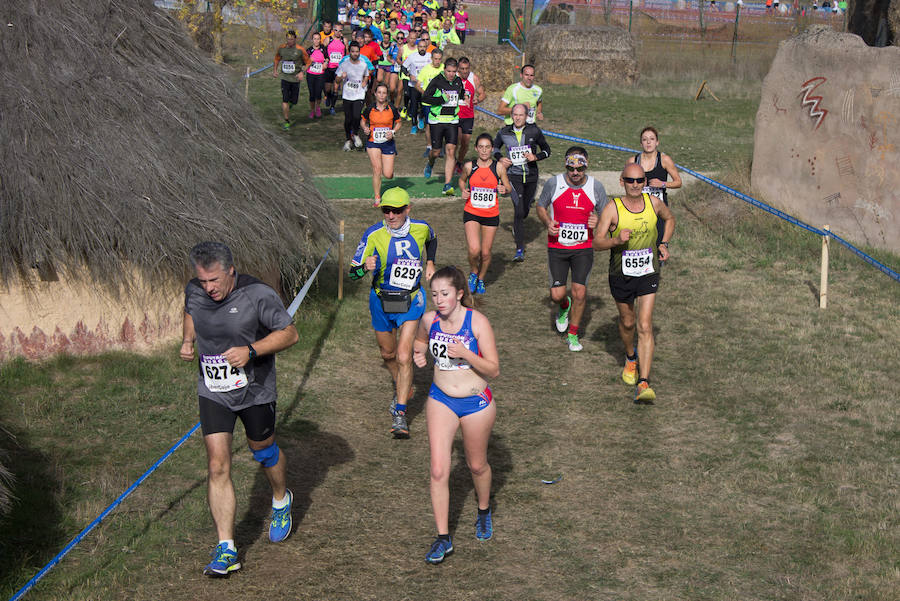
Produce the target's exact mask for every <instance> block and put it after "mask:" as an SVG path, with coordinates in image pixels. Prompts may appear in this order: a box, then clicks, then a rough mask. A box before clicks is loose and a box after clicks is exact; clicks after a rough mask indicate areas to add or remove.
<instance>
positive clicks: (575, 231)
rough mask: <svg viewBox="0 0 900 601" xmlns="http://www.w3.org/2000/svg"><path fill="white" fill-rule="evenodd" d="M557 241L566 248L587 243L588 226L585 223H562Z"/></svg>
mask: <svg viewBox="0 0 900 601" xmlns="http://www.w3.org/2000/svg"><path fill="white" fill-rule="evenodd" d="M557 239H558V240H559V243H560V244H562V245H564V246H575V245H576V244H581V243H582V242H587V239H588V229H587V226H586V225H585V224H583V223H560V224H559V236H557Z"/></svg>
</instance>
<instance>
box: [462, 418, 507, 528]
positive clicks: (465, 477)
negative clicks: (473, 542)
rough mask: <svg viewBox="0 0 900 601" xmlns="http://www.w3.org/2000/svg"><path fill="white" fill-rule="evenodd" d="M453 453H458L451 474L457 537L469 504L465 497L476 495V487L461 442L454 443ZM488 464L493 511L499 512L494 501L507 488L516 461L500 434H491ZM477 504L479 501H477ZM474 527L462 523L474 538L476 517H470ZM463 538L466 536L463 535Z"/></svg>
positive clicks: (470, 524)
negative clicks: (472, 493)
mask: <svg viewBox="0 0 900 601" xmlns="http://www.w3.org/2000/svg"><path fill="white" fill-rule="evenodd" d="M453 450H454V452H455V453H456V457H457V460H456V465H455V466H454V467H453V470H452V471H451V472H450V516H449V517H450V519H449V526H450V533H451V534H453V535H454V536H455V535H456V531H457V530H458V527H459V520H460V517H461V515H462V511H463V506H464V505H465V503H466V496H467V495H468V494H469V493H470V492H474V490H475V485H474V484H473V483H472V473H471V472H470V471H469V466H468V465H467V464H466V455H465V451H464V450H463V443H462V439H460V438H457V439H456V440H455V441H454V442H453ZM487 454H488V463H489V464H490V466H491V509H496V504H495V500H494V499H495V497H496V495H497V493H498V492H499V491H500V489H502V488H503V486H504V485H505V484H506V479H507V475H508V474H509V473H510V472H511V471H512V468H513V461H512V454H511V453H510V452H509V449H508V448H507V447H506V445H505V444H504V443H503V437H502V436H500V435H499V434H496V433H493V434H491V439H490V442H488V452H487ZM476 502H477V500H476ZM470 517H471V518H472V519H471V520H470V522H471V523H468V522H463V526H464V527H465V526H466V524H468V525H469V526H471V532H470V533H469V534H471V535H472V536H473V537H474V536H475V534H474V532H475V515H474V514H472V515H471V516H470ZM463 536H466V535H465V534H463Z"/></svg>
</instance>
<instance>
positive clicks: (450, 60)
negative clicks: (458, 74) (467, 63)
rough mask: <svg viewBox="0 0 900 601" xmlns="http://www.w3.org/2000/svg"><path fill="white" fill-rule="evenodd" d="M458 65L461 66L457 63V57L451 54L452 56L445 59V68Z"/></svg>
mask: <svg viewBox="0 0 900 601" xmlns="http://www.w3.org/2000/svg"><path fill="white" fill-rule="evenodd" d="M432 54H434V53H433V52H432ZM458 66H459V63H457V62H456V59H455V58H453V57H452V56H451V57H450V58H448V59H447V60H445V61H444V68H445V69H446V68H447V67H458Z"/></svg>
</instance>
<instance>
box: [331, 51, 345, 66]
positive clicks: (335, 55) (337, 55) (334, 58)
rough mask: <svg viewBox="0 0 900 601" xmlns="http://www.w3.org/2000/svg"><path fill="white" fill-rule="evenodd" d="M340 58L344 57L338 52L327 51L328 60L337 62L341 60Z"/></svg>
mask: <svg viewBox="0 0 900 601" xmlns="http://www.w3.org/2000/svg"><path fill="white" fill-rule="evenodd" d="M342 58H344V55H343V54H342V53H340V52H329V53H328V62H331V63H339V62H341V59H342Z"/></svg>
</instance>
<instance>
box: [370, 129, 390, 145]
mask: <svg viewBox="0 0 900 601" xmlns="http://www.w3.org/2000/svg"><path fill="white" fill-rule="evenodd" d="M389 131H391V128H390V127H376V128H374V129H372V141H373V142H375V143H377V144H382V143H384V142H387V141H388V132H389Z"/></svg>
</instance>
